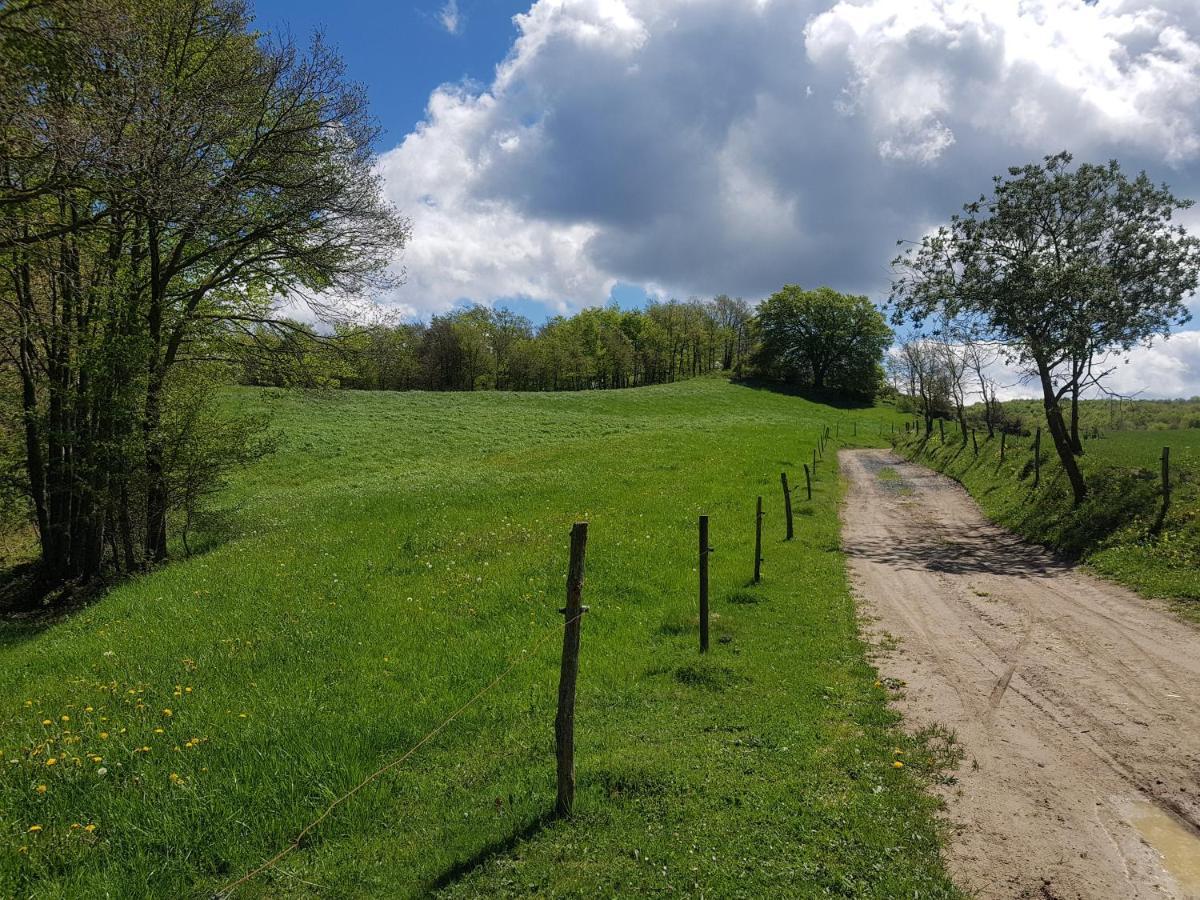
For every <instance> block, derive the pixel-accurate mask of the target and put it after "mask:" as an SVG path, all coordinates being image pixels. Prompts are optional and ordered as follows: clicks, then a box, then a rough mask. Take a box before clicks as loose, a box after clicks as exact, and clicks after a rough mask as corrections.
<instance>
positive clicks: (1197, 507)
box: [900, 423, 1200, 616]
mask: <svg viewBox="0 0 1200 900" xmlns="http://www.w3.org/2000/svg"><path fill="white" fill-rule="evenodd" d="M979 442H980V444H979V453H978V454H976V453H975V452H974V449H973V447H972V445H971V443H969V442H968V443H967V444H966V445H965V446H964V445H963V443H962V439H961V435H959V434H958V433H957V432H956V431H952V428H951V424H950V423H947V427H946V443H945V444H943V443H942V442H941V440H940V437H939V434H938V431H937V429H935V430H934V435H933V438H932V440H930V441H928V442H924V441H918V440H916V439H915V438H914V439H911V440H909V441H908V442H902V443H901V444H900V446H901V448H902V449H904V450H906V452H907V453H908V454H909V455H911V456H913V457H914V458H916V459H918V460H919V461H921V462H924V463H926V464H928V465H931V466H933V467H934V468H936V469H939V470H940V471H943V472H946V473H947V474H949V475H952V476H953V477H954V478H956V479H957V480H958V481H960V482H961V483H962V484H963V485H964V486H965V487H966V488H967V489H968V490H969V491H970V492H971V493H972V494H973V495H974V496H975V498H976V499H977V500H978V501H979V503H980V505H981V506H982V507H983V509H984V511H985V512H986V513H987V514H988V515H989V516H990V517H991V518H992V519H994V520H995V521H997V522H999V523H1000V524H1002V525H1004V526H1006V527H1008V528H1011V529H1012V530H1014V531H1016V532H1017V533H1019V534H1021V535H1024V536H1025V537H1027V538H1029V539H1031V540H1035V541H1038V542H1039V543H1042V544H1045V545H1047V546H1049V547H1052V548H1054V549H1056V550H1059V551H1062V552H1064V553H1066V554H1068V555H1070V556H1075V557H1082V558H1083V559H1085V560H1086V561H1087V563H1088V564H1089V565H1090V566H1092V567H1093V568H1094V569H1095V570H1096V571H1097V572H1099V573H1100V574H1102V575H1105V576H1107V577H1110V578H1113V579H1115V580H1117V581H1120V582H1122V583H1124V584H1127V585H1129V586H1130V587H1132V588H1134V589H1136V590H1138V591H1140V592H1141V593H1143V594H1146V595H1147V596H1152V597H1165V598H1170V599H1175V600H1180V601H1184V602H1183V603H1182V604H1181V607H1180V608H1181V610H1183V611H1184V612H1185V613H1187V614H1189V615H1192V616H1196V615H1200V603H1196V602H1195V601H1200V428H1185V429H1177V430H1158V431H1124V432H1121V431H1114V432H1107V433H1105V435H1104V437H1101V438H1096V439H1093V440H1085V441H1084V455H1083V456H1082V457H1081V459H1080V462H1081V466H1082V468H1083V471H1084V475H1085V477H1086V478H1087V481H1088V485H1089V489H1090V491H1091V496H1090V497H1089V498H1088V500H1087V502H1086V503H1085V504H1084V505H1083V506H1081V507H1079V508H1078V509H1072V508H1071V502H1070V487H1069V485H1068V484H1067V482H1066V477H1065V475H1064V473H1063V471H1062V467H1061V465H1060V464H1059V462H1058V457H1057V456H1056V454H1055V452H1054V447H1053V445H1052V444H1051V443H1050V439H1049V436H1048V435H1045V434H1043V439H1042V483H1041V485H1040V486H1039V487H1038V488H1034V486H1033V453H1032V438H1029V437H1011V436H1010V437H1009V439H1008V442H1007V452H1006V454H1005V457H1006V458H1005V461H1004V462H1003V463H1001V461H1000V449H999V444H1000V439H999V437H998V436H997V437H995V438H993V439H991V440H987V439H986V435H980V436H979ZM1163 447H1170V448H1171V455H1170V459H1171V485H1172V488H1171V490H1172V501H1171V507H1170V509H1169V511H1168V513H1167V516H1166V518H1165V520H1163V522H1162V525H1161V528H1159V529H1158V530H1157V531H1156V530H1155V525H1156V524H1157V520H1158V517H1159V513H1160V509H1161V503H1162V482H1161V468H1160V459H1161V457H1162V448H1163Z"/></svg>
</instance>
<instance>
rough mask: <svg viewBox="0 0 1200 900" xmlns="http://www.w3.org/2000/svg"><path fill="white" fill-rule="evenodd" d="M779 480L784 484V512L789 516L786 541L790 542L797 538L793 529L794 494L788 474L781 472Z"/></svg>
mask: <svg viewBox="0 0 1200 900" xmlns="http://www.w3.org/2000/svg"><path fill="white" fill-rule="evenodd" d="M779 480H780V481H781V482H783V512H784V515H786V516H787V537H786V538H785V540H788V541H790V540H791V539H792V538H793V537H794V536H795V530H794V528H793V527H792V492H791V490H790V489H789V488H788V480H787V472H780V473H779Z"/></svg>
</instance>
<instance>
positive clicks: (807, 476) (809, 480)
mask: <svg viewBox="0 0 1200 900" xmlns="http://www.w3.org/2000/svg"><path fill="white" fill-rule="evenodd" d="M804 486H805V487H806V488H807V489H808V499H809V500H811V499H812V476H811V475H810V474H809V473H808V463H805V464H804Z"/></svg>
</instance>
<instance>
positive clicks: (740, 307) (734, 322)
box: [229, 285, 893, 398]
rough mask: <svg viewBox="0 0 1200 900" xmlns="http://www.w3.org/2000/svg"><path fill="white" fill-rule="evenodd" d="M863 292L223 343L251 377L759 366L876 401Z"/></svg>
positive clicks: (581, 373) (343, 329)
mask: <svg viewBox="0 0 1200 900" xmlns="http://www.w3.org/2000/svg"><path fill="white" fill-rule="evenodd" d="M892 337H893V335H892V332H891V330H890V329H889V328H888V326H887V324H886V322H885V320H884V318H883V316H882V314H881V313H880V312H879V311H878V310H877V309H876V308H875V306H874V305H873V304H872V303H871V302H870V300H868V299H867V298H866V297H860V296H853V295H847V294H841V293H839V292H837V291H834V290H833V289H831V288H827V287H822V288H818V289H816V290H811V291H806V290H804V289H803V288H800V287H799V286H797V285H785V286H784V287H783V288H782V289H781V290H780V291H778V292H776V293H775V294H773V295H772V296H771V297H770V298H768V299H767V300H766V301H764V302H763V303H761V304H759V305H758V307H757V309H755V308H752V307H751V305H750V304H749V303H747V302H746V301H745V300H742V299H741V298H737V299H731V298H730V297H728V296H725V295H720V296H717V297H715V298H714V299H712V300H697V299H692V300H689V301H687V302H680V301H677V300H670V301H667V302H663V303H659V302H650V303H648V304H647V305H646V306H645V308H644V309H632V310H622V309H619V308H617V307H616V306H607V307H594V308H588V309H583V310H581V311H580V312H578V313H575V314H574V315H572V316H554V317H553V318H551V319H550V320H548V321H547V322H545V323H544V324H542V325H541V326H539V327H535V326H534V325H533V323H532V322H530V320H529V319H528V318H526V317H524V316H521V315H517V314H516V313H514V312H512V311H511V310H508V309H505V308H498V309H492V308H489V307H486V306H479V305H475V306H471V307H467V308H463V309H458V310H454V311H451V312H448V313H445V314H441V315H434V316H432V317H431V319H430V321H429V322H428V323H426V322H380V323H376V324H371V325H361V324H340V325H336V326H334V328H333V330H332V333H331V334H328V335H318V334H317V333H316V332H315V330H314V329H313V328H311V327H309V326H303V325H300V324H299V323H289V324H287V325H286V327H285V328H282V329H281V328H279V327H271V328H268V327H261V326H260V327H257V328H255V329H253V330H247V331H245V332H243V333H242V334H240V335H239V336H238V338H237V341H236V342H235V343H233V344H232V345H231V346H230V348H229V350H230V353H231V358H233V359H235V360H236V361H237V362H238V364H239V366H240V378H241V380H242V382H243V383H245V384H250V385H257V386H274V387H293V386H302V387H314V386H333V387H342V388H353V389H366V390H435V391H436V390H453V391H472V390H514V391H529V390H535V391H559V390H602V389H606V388H626V387H638V386H643V385H650V384H665V383H670V382H675V381H681V380H683V379H685V378H693V377H695V376H697V375H703V374H706V373H709V372H716V371H724V372H730V373H732V374H734V375H738V376H742V375H759V376H762V377H769V378H775V379H779V380H783V381H787V382H789V383H792V384H797V385H805V386H811V387H814V388H816V389H818V390H826V389H828V390H834V391H838V392H841V393H844V394H847V395H854V396H859V397H865V398H870V397H873V396H875V395H876V393H877V392H878V391H879V390H880V389H881V387H882V386H883V384H884V372H883V370H882V368H881V367H880V360H881V359H882V358H883V353H884V350H885V349H886V348H887V346H888V344H889V343H890V342H891V340H892Z"/></svg>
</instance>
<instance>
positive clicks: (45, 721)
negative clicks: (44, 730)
mask: <svg viewBox="0 0 1200 900" xmlns="http://www.w3.org/2000/svg"><path fill="white" fill-rule="evenodd" d="M42 724H43V725H53V724H54V723H53V722H51V721H50V720H49V719H42Z"/></svg>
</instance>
